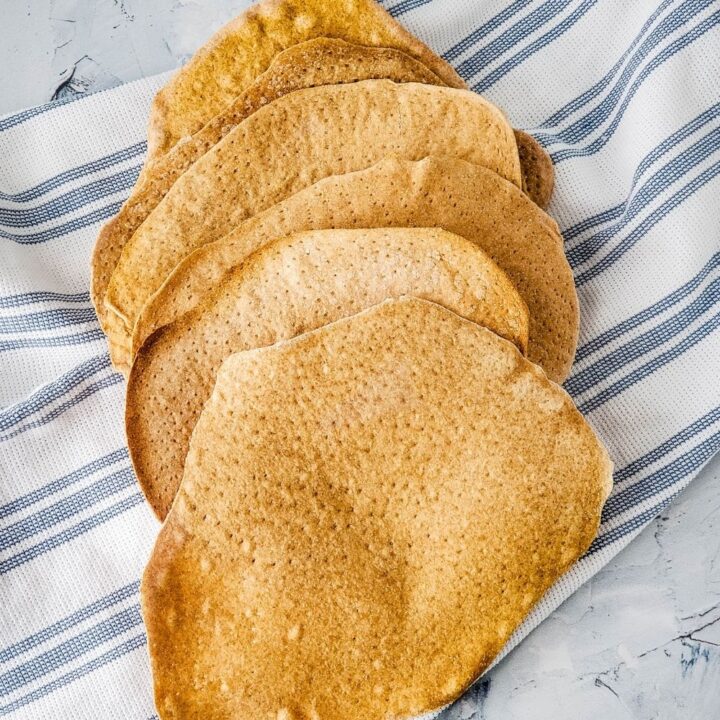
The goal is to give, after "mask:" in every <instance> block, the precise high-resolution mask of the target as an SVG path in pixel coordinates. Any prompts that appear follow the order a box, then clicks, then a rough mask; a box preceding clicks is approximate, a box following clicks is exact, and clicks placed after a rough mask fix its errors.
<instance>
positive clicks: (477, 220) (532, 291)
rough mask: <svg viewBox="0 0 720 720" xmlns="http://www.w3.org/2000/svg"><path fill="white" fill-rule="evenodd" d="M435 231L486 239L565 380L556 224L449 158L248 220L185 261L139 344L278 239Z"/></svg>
mask: <svg viewBox="0 0 720 720" xmlns="http://www.w3.org/2000/svg"><path fill="white" fill-rule="evenodd" d="M385 226H400V227H403V226H409V227H423V226H435V227H442V228H445V229H446V230H448V231H450V232H453V233H456V234H458V235H461V236H463V237H465V238H466V239H468V240H471V241H472V242H474V243H476V244H477V245H478V246H479V247H481V248H482V249H483V250H485V252H487V253H488V254H489V255H490V256H491V257H492V258H493V260H494V261H495V262H496V263H497V264H498V265H499V266H500V267H501V268H502V269H503V270H504V271H505V272H506V273H507V274H508V276H509V277H510V279H511V280H512V282H513V283H514V285H515V287H516V288H517V289H518V292H519V293H520V295H521V297H522V298H523V300H524V301H525V302H526V303H527V306H528V308H529V311H530V337H529V345H528V356H529V358H530V359H531V360H532V361H533V362H536V363H538V364H539V365H541V366H542V367H543V369H544V370H545V372H546V373H547V374H548V376H549V377H550V378H551V379H553V380H555V381H556V382H562V381H563V380H565V378H566V377H567V374H568V372H569V370H570V366H571V364H572V360H573V357H574V355H575V347H576V345H577V337H578V326H579V313H578V301H577V294H576V292H575V284H574V281H573V276H572V272H571V270H570V266H569V265H568V262H567V260H566V258H565V252H564V247H563V241H562V237H561V236H560V233H559V231H558V227H557V225H556V224H555V222H554V221H553V220H552V219H551V218H550V217H549V216H548V215H547V214H545V213H544V212H543V211H542V210H540V209H539V208H538V207H537V206H536V205H535V204H534V203H532V202H530V201H529V200H528V198H527V197H526V196H525V195H524V194H523V193H522V192H521V191H520V190H518V188H516V187H515V186H514V185H512V183H508V182H507V181H504V180H502V178H499V177H498V176H497V174H495V173H492V172H490V171H488V170H486V169H485V168H482V167H479V166H477V165H473V164H471V163H468V162H464V161H461V160H456V159H453V158H448V157H431V158H426V159H424V160H421V161H417V162H413V161H405V160H402V159H400V158H392V157H390V158H386V159H384V160H382V161H381V162H379V163H378V164H377V165H375V166H373V167H371V168H368V169H366V170H362V171H359V172H355V173H349V174H346V175H339V176H335V177H329V178H326V179H324V180H321V181H320V182H318V183H316V184H315V185H312V186H311V187H309V188H307V189H305V190H302V191H301V192H299V193H297V194H295V195H293V196H291V197H289V198H287V199H286V200H285V201H283V202H281V203H279V204H278V205H276V206H274V207H272V208H269V209H268V210H266V211H265V212H263V213H261V214H259V215H257V216H256V217H254V218H252V219H250V220H248V221H247V222H245V223H243V224H241V225H240V226H239V227H238V228H237V229H235V230H233V231H232V232H231V233H229V234H228V235H227V236H226V237H225V238H223V239H222V240H220V241H217V242H215V243H211V244H208V245H206V246H204V247H202V248H200V249H198V250H197V251H196V252H193V253H192V254H191V255H189V256H188V257H187V258H186V259H185V260H183V262H181V263H180V264H179V265H178V267H177V268H176V269H175V271H174V272H173V273H172V275H171V276H170V277H169V278H168V280H167V282H166V283H165V284H164V285H163V287H162V289H161V290H160V291H159V292H158V293H157V295H156V296H155V297H153V298H152V299H151V300H150V301H149V302H148V304H147V305H146V307H145V308H144V309H143V312H142V314H141V316H140V318H139V320H138V323H137V326H136V328H135V337H134V343H135V347H136V348H138V347H139V346H140V344H141V343H142V342H143V341H144V340H145V338H147V337H148V336H149V335H150V334H151V333H152V332H153V331H154V330H156V329H157V328H159V327H162V326H163V325H166V324H168V323H170V322H172V321H173V320H174V319H175V318H177V317H179V316H180V315H181V314H182V313H184V312H187V311H188V310H190V309H192V308H193V307H194V306H195V305H197V303H198V302H200V301H201V299H202V297H203V295H204V294H205V293H206V292H207V290H208V288H210V287H212V286H213V285H215V284H216V283H218V282H220V281H221V279H222V277H223V275H224V274H225V273H227V272H228V271H229V270H230V269H231V268H233V267H235V266H236V265H238V264H240V263H241V262H243V260H244V259H245V258H246V257H247V256H248V255H249V254H250V253H252V252H254V251H255V250H257V248H258V247H261V246H262V245H264V244H265V243H267V242H268V241H269V240H272V239H273V238H277V237H282V236H283V235H288V234H290V233H294V232H298V231H301V230H310V229H316V228H317V229H322V228H333V227H336V228H352V227H385Z"/></svg>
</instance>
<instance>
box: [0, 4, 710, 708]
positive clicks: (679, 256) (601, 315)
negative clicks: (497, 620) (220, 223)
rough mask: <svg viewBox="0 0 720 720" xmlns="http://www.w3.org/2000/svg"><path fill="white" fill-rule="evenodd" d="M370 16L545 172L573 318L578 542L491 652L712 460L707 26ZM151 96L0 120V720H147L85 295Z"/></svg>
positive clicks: (142, 508)
mask: <svg viewBox="0 0 720 720" xmlns="http://www.w3.org/2000/svg"><path fill="white" fill-rule="evenodd" d="M385 5H386V7H387V8H388V9H389V10H390V11H391V12H392V13H393V14H394V15H395V16H396V17H398V18H399V19H400V21H401V22H403V23H404V24H405V25H406V26H407V27H408V28H409V29H410V30H412V31H413V32H416V33H417V34H418V35H419V36H420V37H421V38H422V39H423V40H424V41H426V42H427V43H428V44H429V45H430V46H431V47H432V48H433V49H435V50H436V51H438V52H439V53H441V54H442V55H443V57H445V58H446V59H447V60H448V61H449V62H451V63H452V64H453V65H454V66H455V67H456V68H457V70H458V72H459V73H460V74H461V75H462V76H463V77H464V78H465V80H466V81H467V82H468V84H469V85H470V87H472V88H473V89H474V90H476V91H478V92H481V93H483V94H485V95H487V97H488V98H489V99H491V100H492V101H494V102H496V103H497V104H499V105H500V106H501V107H503V108H504V109H505V111H506V112H507V113H508V115H509V117H510V120H511V121H512V123H513V125H514V126H515V127H520V128H526V129H528V130H530V131H531V132H532V133H533V134H534V135H535V136H536V137H537V138H538V139H539V140H540V141H541V142H542V143H543V145H544V146H545V147H546V148H547V149H548V151H549V152H550V153H551V154H552V157H553V160H554V162H555V166H556V173H557V186H556V191H555V196H554V200H553V204H552V206H551V208H550V211H551V213H552V214H553V216H554V217H555V218H557V220H558V222H559V223H560V226H561V228H562V230H563V233H564V237H565V241H566V247H567V253H568V257H569V259H570V263H571V265H572V267H573V270H574V273H575V277H576V282H577V285H578V290H579V296H580V302H581V310H582V326H581V335H580V345H579V351H578V355H577V360H576V364H575V368H574V370H573V372H572V375H571V376H570V378H569V379H568V381H567V382H566V388H567V390H568V391H569V392H570V393H571V394H572V396H573V398H574V399H575V401H576V403H577V404H578V406H579V408H580V409H581V410H582V411H583V412H584V413H585V414H586V415H587V417H588V419H589V421H590V422H591V423H592V424H593V426H594V427H595V428H596V429H597V431H598V432H599V434H600V435H601V437H602V439H603V440H604V442H605V443H606V444H607V446H608V448H609V450H610V454H611V456H612V458H613V460H614V462H615V466H616V473H615V488H614V491H613V494H612V496H611V497H610V499H609V500H608V503H607V505H606V508H605V512H604V516H603V522H602V526H601V530H600V535H599V536H598V538H597V540H596V541H595V543H594V544H593V545H592V547H591V549H590V551H589V552H588V553H587V555H586V556H585V557H584V558H582V559H581V560H580V561H579V562H578V563H577V564H576V566H575V567H574V568H573V569H572V570H571V571H570V572H569V573H568V574H567V575H566V576H565V577H564V578H562V579H561V580H560V581H559V582H558V583H557V584H556V585H555V586H554V587H553V588H552V589H551V591H550V592H549V593H548V594H547V596H546V597H545V598H544V600H543V601H542V602H541V603H540V605H539V606H538V607H537V608H536V609H535V610H534V611H533V613H532V615H531V616H530V617H529V618H528V619H527V621H526V622H525V623H524V624H523V626H522V627H521V628H520V629H519V630H518V631H517V632H516V634H515V635H514V636H513V639H512V640H511V642H510V644H509V646H508V647H512V646H514V645H515V644H517V643H518V642H519V641H520V640H521V639H522V638H523V637H524V636H525V635H527V633H528V632H529V631H530V630H531V629H532V628H533V627H535V626H536V625H537V624H538V623H539V622H540V621H541V620H542V619H543V618H544V617H546V616H547V615H548V614H549V613H550V612H552V610H553V609H554V608H556V607H557V606H558V605H559V604H560V603H561V602H562V601H563V600H564V599H565V598H567V597H568V596H569V595H570V594H571V593H572V592H573V591H575V590H576V589H577V588H578V587H579V586H580V585H581V584H582V583H583V582H585V581H586V580H587V579H588V578H589V577H591V576H592V575H593V574H594V573H596V572H597V571H598V570H599V569H600V568H601V567H602V566H603V565H604V564H605V563H607V562H608V560H609V559H610V558H611V557H612V556H613V555H615V554H616V553H617V552H618V551H619V550H620V549H621V548H622V547H624V546H625V545H626V544H627V543H628V542H630V540H631V539H632V538H633V537H634V536H635V535H636V534H637V533H638V532H639V531H640V530H641V529H642V528H643V527H644V526H645V525H646V524H647V523H649V522H650V521H651V520H652V519H653V518H654V517H655V516H656V515H657V514H658V513H659V512H660V511H661V510H662V509H663V508H664V507H665V506H666V505H667V504H668V503H669V502H671V500H672V499H673V497H675V496H676V495H677V494H678V493H679V492H680V491H681V490H682V489H683V488H684V487H685V486H686V485H687V484H688V483H689V482H690V480H691V479H692V478H693V476H695V475H696V474H697V472H698V471H699V470H700V468H701V467H702V466H703V465H704V464H705V463H706V462H707V461H708V460H709V459H710V458H711V457H712V455H713V454H714V453H715V452H717V451H718V450H719V449H720V383H719V382H718V376H719V375H720V331H719V328H720V205H718V202H717V198H718V195H720V177H719V176H720V85H718V82H717V78H718V77H720V7H719V6H718V3H717V0H672V1H670V0H664V1H663V2H660V3H624V4H618V3H600V2H597V0H574V1H573V2H569V1H568V0H562V1H556V0H514V1H513V2H506V1H504V0H503V1H500V0H489V1H488V2H483V3H478V2H473V1H472V0H452V1H451V0H433V1H428V0H389V1H388V2H386V3H385ZM165 79H166V76H159V77H153V78H148V79H145V80H141V81H138V82H135V83H131V84H129V85H125V86H123V87H119V88H116V89H113V90H109V91H106V92H102V93H99V94H97V95H93V96H89V97H85V98H82V99H79V100H76V101H74V102H67V103H62V102H61V103H56V104H53V105H47V106H43V107H38V108H33V109H31V110H26V111H23V112H20V113H16V114H14V115H10V116H7V117H4V118H0V628H1V630H0V716H10V717H17V718H25V719H34V718H37V719H40V718H50V717H51V718H57V719H58V720H59V719H61V718H68V719H72V720H99V719H105V718H107V719H111V718H123V719H129V718H136V719H137V720H147V719H148V718H152V717H153V713H154V710H153V703H152V693H151V680H150V673H149V668H148V662H147V658H146V648H145V644H146V639H145V633H144V630H143V624H142V619H141V616H140V609H139V604H138V580H139V577H140V573H141V572H142V568H143V566H144V564H145V562H146V560H147V557H148V555H149V552H150V548H151V544H152V542H153V539H154V537H155V534H156V532H157V523H156V522H155V520H154V519H153V517H152V515H151V513H150V511H149V509H148V508H147V507H146V505H145V502H144V500H143V498H142V496H141V494H140V491H139V489H138V487H137V485H136V482H135V479H134V477H133V473H132V470H131V468H130V463H129V460H128V456H127V452H126V450H125V443H124V437H123V428H122V415H121V408H122V406H123V381H122V378H121V376H120V375H118V374H116V373H115V372H113V370H112V369H111V367H110V363H109V359H108V355H107V351H106V345H105V341H104V338H103V336H102V333H101V331H100V329H99V327H98V324H97V322H96V319H95V315H94V312H93V310H92V307H91V305H90V300H89V296H88V284H89V258H90V253H91V249H92V244H93V241H94V238H95V236H96V235H97V232H98V229H99V226H100V224H101V223H102V222H103V221H104V220H105V219H107V218H108V217H110V216H111V215H112V214H113V213H115V212H116V211H117V209H118V208H119V206H120V204H121V203H122V201H123V200H124V198H125V197H126V196H127V194H128V192H129V190H130V187H131V185H132V184H133V182H134V179H135V177H136V176H137V173H138V170H139V167H140V164H141V162H142V160H143V154H144V151H145V144H144V133H145V125H146V120H147V113H148V108H149V103H150V100H151V98H152V95H153V93H154V92H155V91H156V90H157V88H158V87H160V86H161V85H162V84H163V82H164V80H165Z"/></svg>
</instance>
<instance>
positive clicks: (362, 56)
mask: <svg viewBox="0 0 720 720" xmlns="http://www.w3.org/2000/svg"><path fill="white" fill-rule="evenodd" d="M371 78H387V79H389V80H393V81H395V82H421V83H426V84H429V85H444V84H445V83H443V81H442V80H440V78H439V77H437V75H435V74H434V73H433V72H432V71H431V70H429V69H428V68H426V67H425V66H424V65H423V64H422V63H421V62H419V61H418V60H415V59H414V58H412V57H410V56H409V55H406V54H405V53H403V52H401V51H400V50H394V49H391V48H376V47H365V46H360V45H352V44H350V43H346V42H344V41H342V40H331V39H328V38H317V39H316V40H309V41H308V42H305V43H301V44H299V45H293V46H292V47H290V48H288V49H287V50H285V51H283V52H281V53H279V54H278V55H277V56H276V57H275V58H274V60H273V62H272V64H271V65H270V67H269V68H268V69H267V70H266V71H265V72H264V73H263V74H262V75H260V76H259V77H258V78H256V79H255V81H254V82H253V83H252V84H251V85H249V86H248V87H247V89H246V90H245V91H244V92H243V93H241V94H240V95H239V97H236V98H235V99H234V101H233V102H232V104H230V105H229V106H228V107H226V108H223V109H222V111H221V112H220V113H219V114H218V115H216V116H215V117H213V118H212V119H211V120H209V121H208V123H207V124H206V125H205V126H204V127H202V128H200V130H198V131H197V132H196V133H195V134H194V135H192V136H191V137H188V138H185V139H183V140H181V141H180V142H178V143H177V144H176V145H175V146H174V147H173V148H172V149H171V150H169V151H168V152H167V153H166V154H164V155H160V156H158V157H157V158H155V160H154V161H150V162H149V163H148V164H147V165H146V166H145V168H144V169H143V175H142V178H141V179H140V180H139V181H138V183H137V185H136V186H135V188H134V189H133V191H132V194H131V195H130V197H129V198H128V200H127V201H126V202H125V203H124V204H123V206H122V207H121V208H120V212H119V213H118V214H117V215H116V216H115V217H114V218H112V219H111V220H110V221H109V222H107V223H106V224H105V225H104V227H103V228H102V230H101V231H100V235H99V236H98V239H97V242H96V243H95V249H94V251H93V257H92V283H91V297H92V301H93V304H94V306H95V310H96V312H97V315H98V318H99V320H100V325H101V326H102V328H103V329H104V330H105V332H106V333H117V332H118V330H111V329H110V328H111V327H114V328H120V332H121V331H122V325H120V324H119V323H120V319H119V318H118V317H117V316H115V315H114V314H113V313H112V312H111V311H110V310H108V309H107V308H106V307H105V304H104V298H105V293H106V291H107V286H108V283H109V282H110V276H111V275H112V272H113V270H114V269H115V266H116V265H117V262H118V259H119V258H120V254H121V253H122V249H123V247H125V244H126V243H127V242H128V240H129V239H130V238H131V237H132V234H133V233H134V232H135V230H137V229H138V227H140V224H141V223H142V222H143V220H145V218H146V217H147V216H148V215H149V214H150V212H151V211H152V210H153V209H155V207H157V205H158V203H159V202H160V201H161V200H162V199H163V197H165V195H166V194H167V192H168V190H169V189H170V188H171V187H172V185H173V183H174V182H175V181H176V180H177V179H178V178H179V177H180V175H182V174H183V173H184V172H185V171H186V170H187V169H188V168H189V167H190V166H191V165H192V164H193V163H194V162H195V161H196V160H198V159H199V158H200V157H202V156H203V155H204V154H205V153H206V152H207V151H208V150H210V149H211V148H212V147H213V145H215V144H217V143H218V142H219V141H220V140H222V138H223V137H224V136H225V135H227V134H228V132H230V130H231V129H232V128H233V127H235V125H237V124H238V123H240V122H242V121H243V120H244V119H245V118H247V117H249V116H250V115H252V114H253V113H254V112H255V111H256V110H258V109H259V108H261V107H263V106H264V105H267V104H268V103H269V102H272V101H273V100H276V99H277V98H279V97H281V96H282V95H287V93H290V92H293V91H295V90H299V89H302V88H307V87H316V86H318V85H331V84H340V83H346V82H356V81H358V80H367V79H371Z"/></svg>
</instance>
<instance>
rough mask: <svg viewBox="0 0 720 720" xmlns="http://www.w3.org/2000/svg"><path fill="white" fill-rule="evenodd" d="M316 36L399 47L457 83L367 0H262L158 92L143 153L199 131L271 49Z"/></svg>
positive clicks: (455, 77)
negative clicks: (146, 147)
mask: <svg viewBox="0 0 720 720" xmlns="http://www.w3.org/2000/svg"><path fill="white" fill-rule="evenodd" d="M322 36H325V37H332V38H340V39H343V40H347V41H349V42H354V43H358V44H361V45H369V46H381V47H390V48H396V49H399V50H403V51H405V52H406V53H408V54H409V55H411V56H412V57H414V58H416V59H417V60H420V61H421V62H422V63H423V64H424V65H425V66H426V67H428V68H430V69H431V70H432V71H434V72H435V74H437V75H438V76H439V77H441V78H442V79H443V81H444V83H445V84H446V85H450V86H452V87H465V84H464V82H463V81H462V79H461V78H460V76H459V75H458V74H457V73H456V72H455V70H453V68H452V66H451V65H449V64H448V63H446V62H445V61H444V60H442V59H441V58H440V57H438V56H437V55H436V54H435V53H434V52H432V50H430V49H429V48H428V47H427V46H426V45H424V44H423V43H422V42H420V40H418V38H416V37H415V36H414V35H412V34H411V33H409V32H408V31H407V30H405V28H404V27H403V26H402V25H400V23H398V22H397V21H396V20H394V19H393V18H392V17H391V16H390V15H389V14H388V13H387V12H386V11H385V10H384V9H383V8H382V7H380V5H379V4H378V3H376V2H374V0H263V1H262V2H259V3H256V4H255V5H254V6H253V7H252V8H250V9H249V10H247V11H246V12H244V13H242V14H241V15H239V16H238V17H236V18H234V19H233V20H231V21H230V22H229V23H228V24H227V25H225V26H224V27H222V28H221V29H220V30H219V31H218V32H217V33H216V34H215V35H214V36H213V37H212V38H211V39H210V40H209V41H208V42H207V43H206V44H205V45H204V46H203V47H201V48H200V49H199V50H198V51H197V52H196V53H195V55H194V56H193V57H192V58H191V60H190V61H189V62H188V63H187V64H186V65H185V66H184V67H183V68H181V69H180V70H179V71H178V72H177V73H176V74H175V75H174V76H173V77H172V78H171V80H170V81H169V82H168V84H167V85H166V86H165V87H164V88H162V89H161V90H160V92H158V94H157V95H156V97H155V100H154V102H153V106H152V109H151V112H150V121H149V126H148V153H149V156H150V157H151V158H152V157H155V156H157V155H160V154H162V153H164V152H167V150H169V149H170V148H171V147H172V146H173V145H175V144H176V143H177V142H178V141H179V140H181V139H182V138H184V137H187V136H188V135H192V134H193V133H194V132H196V131H197V130H199V129H200V128H201V127H202V126H203V125H204V124H205V123H206V122H207V121H208V120H210V118H212V117H213V116H215V115H217V114H218V113H219V112H221V111H222V110H223V109H224V108H225V107H227V106H228V105H230V103H232V102H233V100H234V99H235V97H236V96H237V95H239V94H240V93H241V92H242V91H243V90H245V88H246V87H247V86H248V85H250V83H252V81H253V80H254V79H255V78H256V77H257V76H258V75H259V74H260V73H262V72H263V71H264V70H265V69H266V68H267V67H268V65H269V64H270V63H271V62H272V60H273V58H274V57H275V56H276V55H277V53H278V52H280V51H281V50H285V49H287V48H289V47H291V46H293V45H295V44H297V43H302V42H304V41H306V40H310V39H312V38H317V37H322Z"/></svg>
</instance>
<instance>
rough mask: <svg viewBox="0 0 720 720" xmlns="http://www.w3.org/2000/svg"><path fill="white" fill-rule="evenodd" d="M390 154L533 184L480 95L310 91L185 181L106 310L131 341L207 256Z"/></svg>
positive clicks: (149, 226) (260, 116)
mask: <svg viewBox="0 0 720 720" xmlns="http://www.w3.org/2000/svg"><path fill="white" fill-rule="evenodd" d="M439 127H442V132H438V128H439ZM388 154H397V155H400V156H401V157H405V158H407V159H410V160H415V159H419V158H422V157H425V156H427V155H432V154H440V155H450V156H454V157H458V158H460V159H465V160H469V161H471V162H475V163H477V164H478V165H484V166H486V167H488V168H489V169H491V170H493V171H495V172H497V173H498V174H499V175H501V176H502V177H505V178H507V179H508V180H510V181H511V182H513V183H514V184H515V185H517V187H520V186H521V184H522V181H521V175H520V160H519V157H518V152H517V145H516V143H515V136H514V134H513V131H512V128H511V127H510V125H509V124H508V122H507V120H506V119H505V116H504V115H503V114H502V113H501V112H500V111H499V110H498V109H497V108H496V107H495V106H494V105H491V104H490V103H488V102H487V101H485V100H484V99H483V98H481V97H480V96H478V95H476V94H475V93H472V92H469V91H467V90H455V89H453V88H446V87H435V86H430V85H424V84H418V83H403V84H399V83H394V82H391V81H389V80H364V81H361V82H356V83H349V84H347V85H323V86H320V87H313V88H307V89H304V90H298V91H297V92H294V93H290V94H289V95H285V96H283V97H281V98H279V99H278V100H276V101H275V102H272V103H270V104H269V105H266V106H264V107H263V108H261V109H260V110H258V111H257V112H255V113H254V114H252V115H251V116H250V117H248V118H247V119H246V120H244V121H243V122H242V123H240V124H239V125H237V126H236V127H235V128H234V129H233V130H232V131H231V132H230V133H228V135H226V136H225V137H224V138H223V140H221V141H220V142H219V143H218V144H217V145H215V146H214V147H213V148H212V150H210V151H209V152H207V153H205V155H203V156H202V157H201V158H200V159H199V160H198V161H197V162H196V163H195V164H194V165H193V166H192V167H191V168H190V169H189V170H188V171H187V172H185V173H183V174H182V175H181V176H180V177H179V178H178V180H177V181H176V182H175V184H174V185H173V186H172V188H171V189H170V191H169V192H168V193H167V195H165V197H164V198H163V201H162V203H160V204H159V205H158V206H157V207H156V208H155V210H153V212H152V213H150V215H149V216H148V217H147V218H146V219H145V221H144V222H143V224H142V225H141V226H140V227H139V228H138V229H137V231H136V232H135V234H134V235H133V236H132V238H131V240H130V242H128V243H127V245H125V247H124V248H123V251H122V255H121V257H120V259H119V261H118V264H117V265H116V267H115V270H114V271H113V275H112V277H111V279H110V284H109V285H108V290H107V293H106V296H105V303H106V304H108V305H109V306H111V307H112V308H113V309H114V310H115V311H116V312H117V314H118V315H119V316H120V317H123V318H125V319H126V327H127V331H128V334H129V333H131V332H132V329H133V327H134V325H135V321H136V320H137V317H138V315H139V313H140V311H141V310H142V307H143V305H144V304H145V302H146V301H147V300H148V299H149V298H150V297H151V296H152V294H153V293H154V292H155V291H156V290H157V289H158V288H159V287H160V285H162V283H163V281H164V280H165V278H166V277H167V276H168V275H169V274H170V272H172V270H173V268H174V267H175V265H177V263H178V262H180V261H181V260H182V259H183V258H184V257H185V256H186V255H188V254H189V253H190V252H192V251H193V250H195V249H196V248H197V247H200V246H201V245H203V244H205V243H207V242H211V241H214V240H217V239H219V238H220V237H222V236H223V235H224V234H225V233H227V232H229V231H230V230H231V229H232V228H233V227H235V226H236V225H238V224H239V223H240V222H241V221H242V220H245V219H246V218H248V217H251V216H252V215H255V214H257V213H258V212H261V211H262V210H264V209H266V208H267V207H269V206H271V205H273V204H275V203H277V202H279V201H280V200H283V199H284V198H286V197H288V196H289V195H291V194H293V193H294V192H297V191H298V190H301V189H303V188H305V187H307V186H309V185H311V184H312V183H314V182H317V181H318V180H320V179H321V178H323V177H327V176H328V175H334V174H341V173H346V172H352V171H354V170H360V169H362V168H365V167H368V166H369V165H372V164H373V163H375V162H377V161H378V160H380V159H381V158H383V157H385V156H386V155H388ZM110 340H111V342H112V340H113V339H112V338H110Z"/></svg>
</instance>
